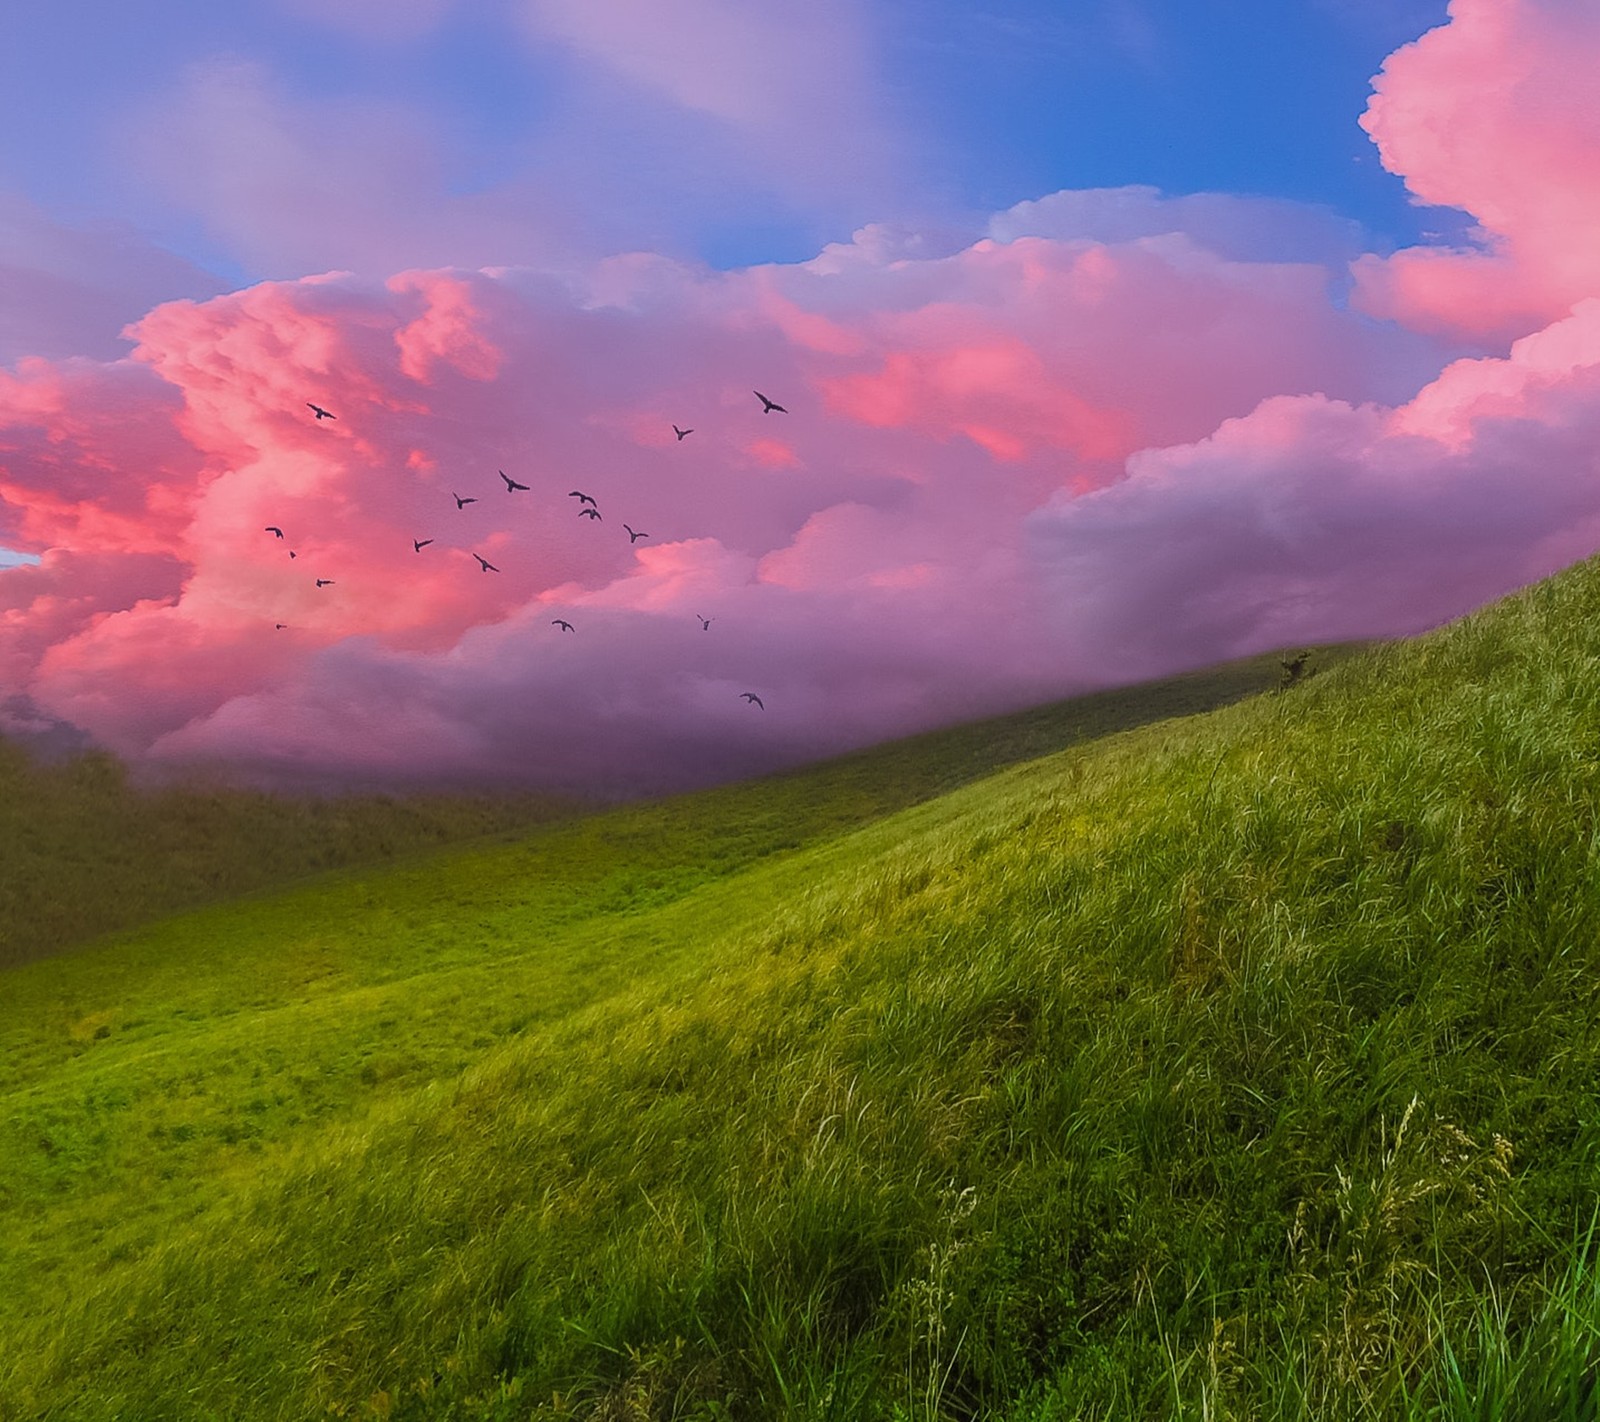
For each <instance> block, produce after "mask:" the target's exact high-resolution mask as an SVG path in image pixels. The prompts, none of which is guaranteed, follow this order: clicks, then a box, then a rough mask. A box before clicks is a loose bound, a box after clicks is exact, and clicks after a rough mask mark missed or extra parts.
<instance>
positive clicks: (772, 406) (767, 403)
mask: <svg viewBox="0 0 1600 1422" xmlns="http://www.w3.org/2000/svg"><path fill="white" fill-rule="evenodd" d="M751 394H753V395H754V396H755V397H756V399H758V400H759V401H760V402H761V413H762V414H763V415H770V414H771V413H772V412H773V411H774V410H776V411H777V412H778V413H779V414H780V415H787V414H788V413H789V412H788V411H787V410H785V409H784V408H783V406H782V405H780V404H778V403H777V401H775V400H769V399H767V397H766V396H765V395H763V394H762V393H761V392H760V391H759V390H754V391H752V392H751Z"/></svg>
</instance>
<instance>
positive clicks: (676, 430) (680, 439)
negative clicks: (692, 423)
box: [672, 425, 694, 444]
mask: <svg viewBox="0 0 1600 1422" xmlns="http://www.w3.org/2000/svg"><path fill="white" fill-rule="evenodd" d="M672 432H673V434H675V435H677V437H678V442H679V443H680V444H681V443H682V442H683V437H684V436H685V435H692V434H693V433H694V431H693V430H680V429H679V428H678V427H677V426H676V425H674V426H673V427H672Z"/></svg>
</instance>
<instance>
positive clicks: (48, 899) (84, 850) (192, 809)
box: [0, 644, 1357, 967]
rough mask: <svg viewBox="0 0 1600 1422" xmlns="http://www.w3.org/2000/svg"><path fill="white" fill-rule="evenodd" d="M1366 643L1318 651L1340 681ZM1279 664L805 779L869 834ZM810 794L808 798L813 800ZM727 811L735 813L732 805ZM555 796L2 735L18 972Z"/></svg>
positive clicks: (1235, 694) (459, 832) (505, 816)
mask: <svg viewBox="0 0 1600 1422" xmlns="http://www.w3.org/2000/svg"><path fill="white" fill-rule="evenodd" d="M1356 649H1357V648H1356V645H1355V644H1350V645H1341V646H1332V647H1324V648H1319V649H1317V651H1316V653H1315V660H1314V665H1318V666H1324V667H1325V666H1331V665H1333V664H1334V663H1336V662H1337V661H1339V660H1341V659H1342V658H1343V657H1345V656H1348V655H1350V653H1351V652H1352V651H1354V650H1356ZM1278 676H1279V670H1278V660H1277V657H1276V655H1272V654H1269V655H1266V656H1259V657H1251V658H1246V659H1244V660H1241V661H1236V662H1229V663H1226V664H1224V665H1222V666H1217V667H1208V668H1205V669H1204V670H1202V671H1198V672H1190V673H1187V674H1185V675H1183V676H1175V677H1167V678H1164V679H1162V680H1160V681H1155V682H1150V683H1147V684H1144V685H1139V686H1132V687H1124V688H1119V689H1117V690H1114V691H1106V692H1100V693H1096V694H1094V695H1091V696H1084V697H1079V698H1075V699H1073V700H1070V701H1064V702H1058V703H1056V704H1053V705H1049V706H1042V707H1038V708H1036V709H1033V710H1029V711H1023V712H1019V713H1017V714H1015V715H1011V716H1003V717H998V718H995V719H993V720H988V721H982V722H978V723H975V724H973V725H969V726H956V727H952V728H950V729H948V730H942V731H935V732H932V733H930V734H928V735H924V736H918V737H914V738H912V739H910V740H906V741H902V742H897V743H894V744H892V745H887V746H882V747H876V748H874V749H873V750H869V751H864V752H861V753H858V754H856V755H850V756H844V757H841V758H839V759H838V760H836V761H833V762H830V763H829V764H828V765H826V766H819V767H808V768H806V769H804V770H800V771H796V772H793V774H792V775H791V776H789V777H785V778H786V779H788V780H791V781H795V782H796V792H795V793H799V794H801V795H802V796H803V798H804V799H806V800H807V802H808V803H816V802H820V801H822V800H831V801H832V802H833V805H834V813H833V816H832V818H833V820H834V821H836V822H837V824H838V825H841V826H842V825H844V824H857V823H862V822H864V821H866V820H868V819H871V818H873V817H874V816H875V815H878V814H882V813H885V812H887V811H888V810H890V809H898V808H900V807H902V806H904V805H908V804H913V803H915V802H916V801H917V800H921V799H926V798H927V797H928V796H930V795H934V794H937V793H939V792H940V791H942V790H946V789H951V788H953V787H954V786H956V785H961V784H965V783H966V782H967V781H968V780H971V779H975V778H976V777H977V776H979V775H984V774H987V773H988V772H990V771H991V770H994V769H996V768H998V767H999V766H1001V765H1006V764H1010V763H1012V762H1014V761H1017V760H1025V759H1028V758H1029V757H1030V756H1036V755H1044V754H1045V753H1047V752H1049V751H1053V750H1060V749H1061V748H1062V747H1064V746H1067V745H1071V744H1074V743H1075V742H1077V741H1080V740H1083V739H1086V738H1090V737H1093V736H1097V735H1104V734H1106V733H1107V732H1108V731H1112V730H1121V729H1124V728H1126V727H1128V726H1135V725H1142V724H1144V723H1145V722H1147V721H1152V720H1159V719H1161V718H1162V717H1166V716H1179V715H1188V714H1191V713H1193V712H1196V711H1206V710H1210V709H1211V708H1213V707H1216V706H1223V705H1227V704H1228V703H1229V702H1232V701H1236V700H1238V699H1239V698H1240V697H1242V696H1249V695H1253V694H1255V693H1256V692H1259V691H1263V690H1265V689H1266V688H1268V687H1270V686H1272V685H1274V684H1275V683H1276V681H1277V679H1278ZM802 787H803V788H802ZM718 803H719V804H720V803H723V802H718ZM581 808H582V807H580V806H578V805H576V804H570V803H565V802H562V801H560V800H557V799H553V798H551V797H549V796H540V795H533V794H521V795H498V796H489V795H476V796H472V795H441V794H430V795H418V796H412V797H397V796H392V795H361V796H356V795H343V796H311V795H298V796H297V795H288V794H266V793H262V792H255V791H247V790H237V789H227V788H218V787H210V788H200V787H194V786H174V787H171V788H168V789H164V790H158V791H157V790H141V789H139V788H137V787H135V786H134V785H132V784H131V783H130V781H129V776H128V772H127V770H126V768H125V767H124V766H123V765H121V764H120V763H119V762H118V761H117V760H116V759H115V758H114V757H113V756H110V755H108V754H106V753H103V752H96V753H93V754H89V755H83V756H78V757H76V758H74V759H71V760H68V761H65V762H62V763H59V764H40V763H38V762H36V761H34V760H33V759H31V758H30V757H29V756H28V755H27V754H26V753H25V752H24V750H23V749H22V747H21V746H20V745H17V744H13V743H8V742H7V741H5V740H4V739H3V738H0V967H3V966H7V965H10V964H15V963H22V962H27V961H29V960H31V959H34V958H39V957H44V956H46V955H47V954H49V953H52V952H59V951H60V950H62V949H64V948H70V947H73V946H76V945H78V944H80V943H84V942H88V941H90V940H92V939H93V938H95V937H97V936H99V935H100V934H104V933H107V932H111V931H113V930H116V929H119V928H130V927H132V926H134V925H135V924H139V923H145V922H149V921H151V920H153V919H156V918H160V917H162V916H164V915H166V914H170V913H174V912H177V911H179V910H182V909H187V908H195V907H199V906H200V905H202V904H210V903H219V902H225V901H227V900H229V899H233V898H237V897H239V896H240V895H242V894H247V893H256V892H262V891H268V890H271V889H274V888H278V887H281V886H283V885H284V884H287V883H292V882H295V881H297V880H301V879H305V878H308V877H309V876H312V875H314V874H317V873H319V872H321V871H325V870H329V869H339V868H358V867H360V866H362V865H375V864H382V863H385V862H389V861H393V860H404V859H406V858H407V857H409V856H411V855H414V854H418V853H421V852H425V851H427V850H429V849H433V848H437V847H439V846H441V845H444V844H449V843H460V842H467V841H471V840H473V839H479V838H483V837H485V836H488V835H493V834H497V833H498V834H506V833H515V832H517V831H523V830H527V829H528V828H530V827H531V826H533V825H537V824H540V823H543V822H548V821H551V820H558V819H567V818H571V817H572V816H573V815H575V814H577V813H579V812H580V810H581Z"/></svg>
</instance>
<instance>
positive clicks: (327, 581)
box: [317, 578, 333, 588]
mask: <svg viewBox="0 0 1600 1422" xmlns="http://www.w3.org/2000/svg"><path fill="white" fill-rule="evenodd" d="M317 586H318V587H319V588H331V587H332V586H333V579H332V578H318V579H317Z"/></svg>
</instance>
